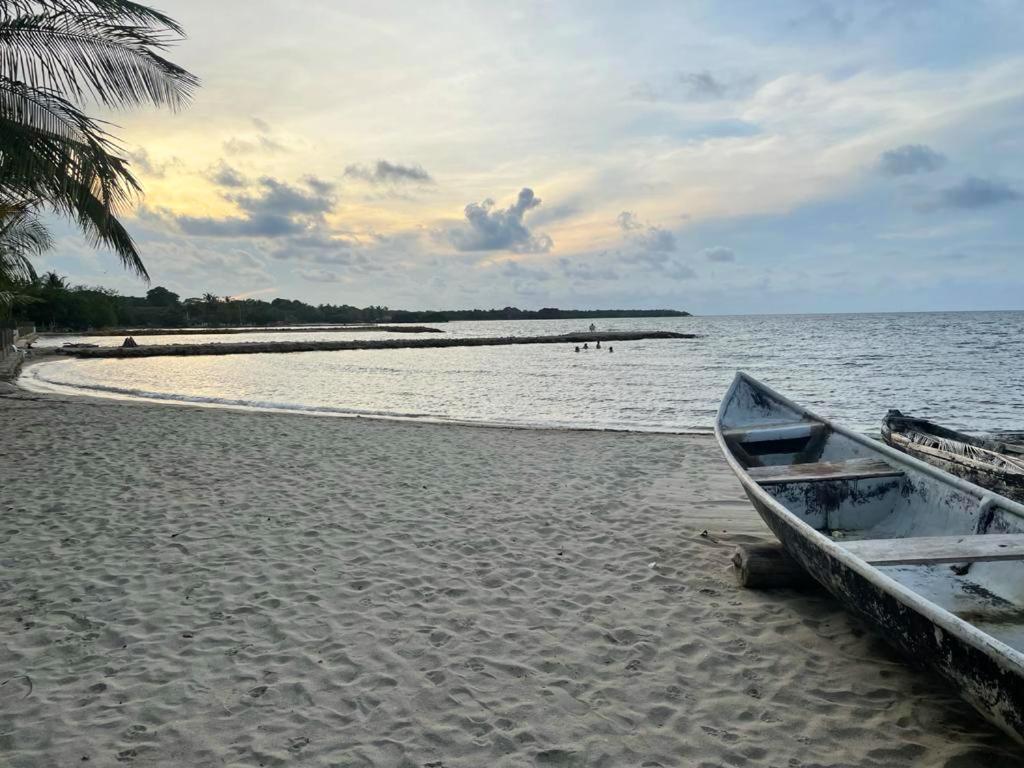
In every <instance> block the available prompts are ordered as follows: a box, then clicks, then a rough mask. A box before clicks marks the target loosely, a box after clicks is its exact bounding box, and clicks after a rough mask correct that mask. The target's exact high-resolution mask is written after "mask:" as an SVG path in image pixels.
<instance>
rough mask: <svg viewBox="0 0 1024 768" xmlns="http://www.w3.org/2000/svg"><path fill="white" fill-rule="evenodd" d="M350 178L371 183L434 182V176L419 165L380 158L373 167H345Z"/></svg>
mask: <svg viewBox="0 0 1024 768" xmlns="http://www.w3.org/2000/svg"><path fill="white" fill-rule="evenodd" d="M345 175H346V176H348V177H349V178H354V179H362V180H363V181H366V182H368V183H370V184H404V183H414V184H433V183H434V179H433V177H432V176H431V175H430V174H429V173H427V172H426V171H425V170H424V169H423V168H422V167H421V166H419V165H401V164H400V163H389V162H388V161H387V160H378V161H377V164H376V165H374V166H373V168H368V167H367V166H365V165H349V166H347V167H346V168H345Z"/></svg>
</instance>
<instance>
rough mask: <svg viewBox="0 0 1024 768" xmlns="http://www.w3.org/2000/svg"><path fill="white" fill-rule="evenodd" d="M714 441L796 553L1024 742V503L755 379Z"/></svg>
mask: <svg viewBox="0 0 1024 768" xmlns="http://www.w3.org/2000/svg"><path fill="white" fill-rule="evenodd" d="M715 434H716V436H717V438H718V442H719V445H720V446H721V447H722V450H723V452H724V453H725V457H726V460H727V461H728V462H729V465H730V466H731V467H732V469H733V471H734V472H735V473H736V475H737V477H738V478H739V480H740V482H741V483H742V484H743V489H744V490H745V491H746V494H747V496H748V497H749V498H750V501H751V502H752V503H753V505H754V507H755V508H756V509H757V511H758V513H759V514H760V515H761V517H762V518H763V519H764V521H765V522H766V523H767V524H768V527H769V528H771V529H772V531H773V532H774V533H775V535H776V536H777V537H778V538H779V541H781V542H782V544H783V546H784V547H785V549H786V551H787V552H788V553H789V555H790V556H791V557H792V558H793V559H794V560H796V561H797V562H798V563H799V564H800V565H801V566H802V567H803V568H804V569H806V570H807V571H808V573H810V575H811V576H813V577H814V578H815V579H816V580H817V581H818V582H820V583H821V584H822V585H823V586H824V587H825V588H826V589H827V590H828V591H829V592H831V593H832V594H833V595H834V596H835V597H836V598H837V599H839V600H840V601H841V602H842V603H843V604H844V605H845V606H846V607H847V608H848V609H850V610H852V611H853V612H855V613H857V614H859V615H860V616H862V617H863V618H865V619H866V620H867V621H868V622H869V623H870V624H872V625H873V626H874V627H876V628H877V629H878V630H879V631H880V632H881V633H882V634H883V635H884V636H885V637H886V638H887V639H888V640H889V641H890V642H891V643H892V644H893V645H895V646H896V647H897V648H899V649H901V650H902V651H903V652H904V653H906V654H907V655H908V656H909V657H910V658H911V659H913V660H915V661H917V662H920V663H924V664H926V665H927V666H930V667H931V668H933V669H934V670H936V671H937V672H939V673H940V674H941V675H942V676H944V677H945V678H946V679H948V680H949V681H950V682H951V683H952V684H953V685H954V686H956V688H957V689H958V690H959V691H960V693H961V695H962V696H963V697H964V698H965V699H966V700H967V701H969V702H970V703H971V704H973V705H974V706H975V707H976V708H977V710H978V711H979V712H981V714H982V715H984V716H985V717H986V718H988V719H989V720H991V721H992V722H993V723H995V724H996V725H997V726H999V727H1000V728H1002V729H1003V730H1005V731H1006V732H1007V733H1009V734H1010V735H1011V736H1013V737H1014V738H1015V739H1017V740H1018V741H1020V742H1022V743H1024V505H1021V504H1019V503H1017V502H1014V501H1012V500H1010V499H1007V498H1005V497H1003V496H1000V495H998V494H995V493H992V492H990V491H986V490H985V489H983V488H980V487H978V486H977V485H973V484H971V483H968V482H966V481H964V480H962V479H960V478H958V477H954V476H952V475H950V474H948V473H946V472H942V471H941V470H939V469H937V468H935V467H933V466H931V465H929V464H926V463H924V462H922V461H919V460H918V459H915V458H913V457H911V456H908V455H907V454H904V453H900V452H899V451H897V450H895V449H893V448H891V447H889V446H887V445H885V444H883V443H880V442H877V441H875V440H871V439H870V438H868V437H865V436H864V435H860V434H857V433H855V432H852V431H850V430H848V429H845V428H843V427H841V426H839V425H837V424H834V423H832V422H830V421H829V420H827V419H824V418H822V417H820V416H816V415H815V414H813V413H811V412H810V411H808V410H807V409H805V408H803V407H801V406H799V405H797V404H796V403H794V402H792V401H790V400H787V399H786V398H785V397H783V396H782V395H780V394H778V393H776V392H774V391H772V390H771V389H769V388H768V387H766V386H765V385H763V384H761V383H760V382H758V381H756V380H755V379H753V378H752V377H750V376H748V375H746V374H744V373H738V374H737V375H736V379H735V380H734V381H733V383H732V385H731V387H730V388H729V391H728V393H727V394H726V396H725V399H724V400H723V401H722V405H721V408H720V409H719V412H718V418H717V421H716V424H715Z"/></svg>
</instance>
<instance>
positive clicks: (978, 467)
mask: <svg viewBox="0 0 1024 768" xmlns="http://www.w3.org/2000/svg"><path fill="white" fill-rule="evenodd" d="M882 439H883V441H884V442H885V444H886V445H888V446H889V447H891V448H896V449H897V450H898V451H900V452H901V453H903V454H904V455H908V456H912V457H914V453H913V452H917V453H923V454H925V455H928V456H934V457H935V458H937V459H941V460H942V461H948V462H949V463H950V464H956V465H957V466H960V467H965V468H966V469H971V470H974V471H976V472H984V473H986V474H989V475H992V476H993V477H996V478H1000V479H1005V480H1007V481H1010V480H1020V481H1024V468H1018V467H1017V466H1015V465H1013V464H1012V463H1011V467H1010V468H1005V467H1000V466H997V465H995V464H990V463H987V462H985V461H982V460H980V459H975V458H972V457H971V456H964V455H963V454H959V453H953V452H952V451H946V450H943V449H942V448H935V447H933V446H931V445H925V444H923V443H917V442H914V441H913V440H911V439H910V438H909V437H907V435H906V433H905V432H895V431H890V432H889V434H888V435H887V434H885V433H884V432H883V433H882ZM890 441H892V442H890ZM893 443H895V444H896V445H894V444H893ZM968 445H972V446H973V447H974V448H977V449H978V450H981V451H984V452H986V453H989V454H992V455H993V456H995V457H996V458H997V459H999V458H1004V456H1005V454H1000V453H999V452H998V451H993V450H992V449H991V448H984V447H981V446H978V445H975V444H974V443H968ZM899 446H903V447H899ZM914 458H916V457H914ZM1012 460H1016V462H1017V464H1019V463H1020V460H1019V459H1016V457H1011V461H1012ZM925 463H927V462H925ZM929 466H930V465H929ZM954 477H955V475H954ZM985 490H987V489H985ZM1011 501H1012V499H1011Z"/></svg>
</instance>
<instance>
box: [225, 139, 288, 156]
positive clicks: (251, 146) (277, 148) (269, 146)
mask: <svg viewBox="0 0 1024 768" xmlns="http://www.w3.org/2000/svg"><path fill="white" fill-rule="evenodd" d="M224 151H225V152H227V153H228V154H229V155H248V154H252V153H253V152H287V151H288V147H286V146H285V145H284V144H282V143H281V142H279V141H277V140H276V139H272V138H270V137H269V136H257V137H256V138H255V139H240V138H238V137H237V136H232V137H231V138H230V139H227V140H226V141H225V142H224Z"/></svg>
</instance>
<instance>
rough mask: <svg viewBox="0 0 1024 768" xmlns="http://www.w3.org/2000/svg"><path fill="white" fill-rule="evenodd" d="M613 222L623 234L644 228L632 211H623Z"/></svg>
mask: <svg viewBox="0 0 1024 768" xmlns="http://www.w3.org/2000/svg"><path fill="white" fill-rule="evenodd" d="M615 221H616V222H617V223H618V225H619V229H621V230H622V231H623V232H629V231H630V230H633V229H643V226H644V225H643V224H641V223H640V220H639V219H637V217H636V214H635V213H633V212H632V211H623V212H622V213H620V214H619V215H618V216H616V217H615Z"/></svg>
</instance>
